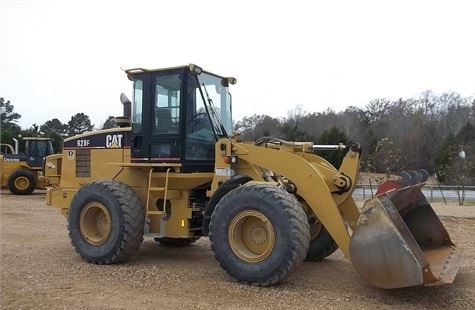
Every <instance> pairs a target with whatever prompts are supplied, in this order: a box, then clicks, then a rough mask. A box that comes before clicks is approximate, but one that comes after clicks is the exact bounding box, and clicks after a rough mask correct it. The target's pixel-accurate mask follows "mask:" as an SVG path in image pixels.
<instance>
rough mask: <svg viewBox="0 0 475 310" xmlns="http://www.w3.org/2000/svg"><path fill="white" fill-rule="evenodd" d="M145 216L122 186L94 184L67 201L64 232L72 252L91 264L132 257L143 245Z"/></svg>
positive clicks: (82, 189) (127, 190) (109, 183)
mask: <svg viewBox="0 0 475 310" xmlns="http://www.w3.org/2000/svg"><path fill="white" fill-rule="evenodd" d="M144 225H145V214H144V210H143V208H142V204H141V202H140V199H139V198H138V197H137V195H136V193H135V192H134V191H133V190H132V189H131V188H130V187H129V186H127V185H126V184H123V183H120V182H117V181H96V182H92V183H88V184H86V185H84V186H83V187H81V188H80V189H79V190H78V192H77V193H76V195H75V196H74V197H73V200H72V201H71V206H70V208H69V214H68V230H69V237H70V239H71V242H72V244H73V246H74V248H75V249H76V252H78V253H79V255H81V257H82V258H83V259H85V260H86V261H88V262H90V263H94V264H112V263H117V262H121V261H125V260H126V259H127V258H129V257H130V256H132V255H133V254H134V253H135V252H136V251H137V250H138V249H139V247H140V244H141V243H142V241H143V232H144Z"/></svg>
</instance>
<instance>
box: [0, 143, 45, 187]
mask: <svg viewBox="0 0 475 310" xmlns="http://www.w3.org/2000/svg"><path fill="white" fill-rule="evenodd" d="M22 140H23V141H24V143H25V152H24V153H20V152H19V150H18V148H19V147H18V146H19V142H18V140H17V139H14V142H15V147H13V146H12V145H10V144H2V145H1V150H2V153H1V154H0V175H1V176H0V181H1V187H2V188H5V187H7V188H8V189H9V190H10V192H11V193H12V194H14V195H29V194H31V193H33V191H34V190H35V189H36V188H39V189H45V184H44V182H43V179H42V175H41V173H42V165H43V158H44V157H45V156H48V155H52V154H53V143H52V141H51V139H49V138H40V137H25V138H23V139H22Z"/></svg>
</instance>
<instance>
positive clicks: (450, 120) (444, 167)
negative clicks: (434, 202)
mask: <svg viewBox="0 0 475 310" xmlns="http://www.w3.org/2000/svg"><path fill="white" fill-rule="evenodd" d="M235 131H236V132H238V133H239V134H240V137H241V140H243V141H255V140H256V139H258V138H260V137H262V136H275V137H278V138H280V139H284V140H288V141H311V142H315V143H316V144H337V143H344V144H346V145H348V144H349V143H351V142H358V143H360V144H361V146H362V149H363V153H362V163H361V171H367V172H375V173H397V172H398V171H401V170H412V169H425V170H426V171H427V172H429V173H430V174H431V175H434V174H435V175H436V177H437V178H438V180H439V181H440V182H441V183H444V184H458V185H475V168H474V163H475V161H474V160H475V152H474V151H475V98H471V97H462V96H461V95H460V94H458V93H456V92H447V93H443V94H441V95H436V94H435V93H434V92H432V91H425V92H423V93H422V94H421V95H420V96H419V97H417V98H409V99H402V98H401V99H398V100H396V101H390V100H387V99H384V98H378V99H374V100H372V101H370V102H369V103H368V104H367V105H366V106H365V107H364V108H358V107H355V106H349V107H348V108H346V109H345V110H344V111H341V112H335V111H334V110H332V109H330V108H328V109H327V110H325V111H324V112H321V113H315V112H313V113H308V112H305V111H304V110H303V108H302V106H297V107H295V108H294V109H293V110H290V111H289V112H288V115H287V116H286V117H282V118H273V117H270V116H268V115H253V116H249V117H244V118H243V119H242V120H239V121H237V122H236V123H235ZM317 153H318V154H319V155H321V156H322V157H324V158H325V159H327V160H328V161H330V162H331V163H332V164H333V165H335V166H336V167H338V166H339V165H340V163H341V160H342V159H343V157H344V153H343V152H335V151H318V152H317ZM282 164H285V163H282Z"/></svg>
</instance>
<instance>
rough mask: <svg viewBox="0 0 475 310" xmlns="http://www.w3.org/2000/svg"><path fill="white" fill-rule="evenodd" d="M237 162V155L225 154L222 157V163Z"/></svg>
mask: <svg viewBox="0 0 475 310" xmlns="http://www.w3.org/2000/svg"><path fill="white" fill-rule="evenodd" d="M237 162H238V157H237V156H225V157H224V163H225V164H228V165H229V164H235V163H237Z"/></svg>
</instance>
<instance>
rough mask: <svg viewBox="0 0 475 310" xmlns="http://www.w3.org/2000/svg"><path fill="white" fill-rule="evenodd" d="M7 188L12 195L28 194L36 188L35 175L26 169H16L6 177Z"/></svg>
mask: <svg viewBox="0 0 475 310" xmlns="http://www.w3.org/2000/svg"><path fill="white" fill-rule="evenodd" d="M7 183H8V189H9V190H10V192H11V193H12V194H13V195H30V194H31V193H33V191H34V190H35V188H36V177H35V176H34V175H33V173H31V172H30V171H28V170H23V169H20V170H16V171H14V172H13V173H12V174H10V176H9V177H8V181H7Z"/></svg>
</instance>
